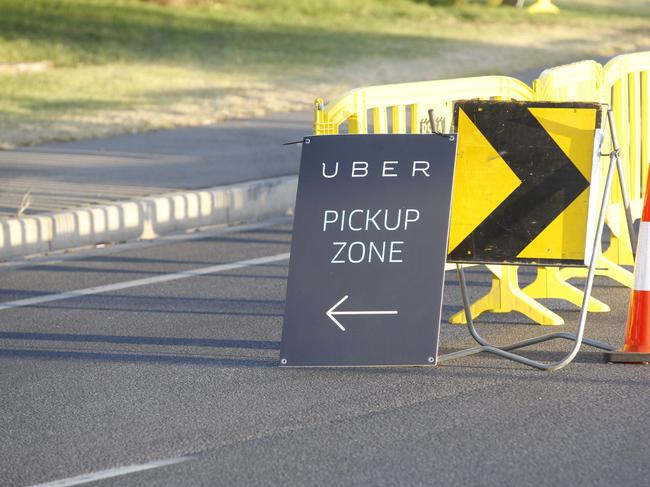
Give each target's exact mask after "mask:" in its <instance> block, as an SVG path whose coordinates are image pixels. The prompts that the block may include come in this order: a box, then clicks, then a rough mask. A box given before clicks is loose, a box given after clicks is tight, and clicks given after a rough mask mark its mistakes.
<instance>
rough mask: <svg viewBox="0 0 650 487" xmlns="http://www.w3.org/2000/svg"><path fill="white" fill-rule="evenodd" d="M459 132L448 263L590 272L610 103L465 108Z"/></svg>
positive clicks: (459, 107) (469, 104) (474, 104)
mask: <svg viewBox="0 0 650 487" xmlns="http://www.w3.org/2000/svg"><path fill="white" fill-rule="evenodd" d="M455 125H456V127H457V131H458V148H457V153H456V175H455V179H454V192H453V198H452V210H451V223H450V234H449V252H448V259H447V260H448V261H449V262H474V263H528V264H542V263H545V264H563V265H567V264H569V265H571V264H572V265H582V264H584V262H585V260H586V259H587V258H588V257H589V256H588V253H589V250H587V245H586V242H587V241H588V240H589V239H588V234H589V233H591V232H590V230H589V229H590V228H591V227H592V226H593V225H592V224H591V220H592V218H594V217H595V208H596V206H597V204H596V201H595V199H596V198H595V197H596V194H597V193H598V191H594V192H592V194H591V195H590V191H589V188H590V186H591V184H592V183H594V184H595V181H594V180H593V179H594V178H595V177H597V174H598V167H597V166H598V159H599V157H598V152H599V150H600V146H599V143H595V141H597V140H598V141H599V140H600V137H599V136H598V135H597V131H599V128H600V125H601V107H600V105H598V104H595V103H550V102H504V101H478V100H472V101H463V102H458V103H457V104H456V112H455ZM590 197H591V199H592V200H593V201H591V204H590Z"/></svg>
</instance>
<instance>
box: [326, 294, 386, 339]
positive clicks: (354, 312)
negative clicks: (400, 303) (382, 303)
mask: <svg viewBox="0 0 650 487" xmlns="http://www.w3.org/2000/svg"><path fill="white" fill-rule="evenodd" d="M348 297H349V296H347V295H345V296H343V297H342V298H341V300H340V301H339V302H338V303H336V304H335V305H334V306H332V307H331V308H330V309H329V310H327V311H326V312H325V314H326V315H327V317H328V318H329V319H330V320H332V321H333V322H334V324H335V325H336V326H338V327H339V328H340V329H341V330H342V331H345V328H344V327H343V325H342V324H341V323H339V321H338V320H337V319H336V318H335V317H334V315H396V314H397V311H334V310H335V309H336V308H338V307H339V306H340V305H341V303H343V301H345V300H346V299H348Z"/></svg>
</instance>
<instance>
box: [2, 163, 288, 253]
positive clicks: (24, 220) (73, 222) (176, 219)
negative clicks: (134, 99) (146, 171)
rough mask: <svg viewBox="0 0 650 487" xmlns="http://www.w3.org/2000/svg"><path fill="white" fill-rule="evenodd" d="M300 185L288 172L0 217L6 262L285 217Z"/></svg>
mask: <svg viewBox="0 0 650 487" xmlns="http://www.w3.org/2000/svg"><path fill="white" fill-rule="evenodd" d="M297 184H298V176H284V177H278V178H270V179H262V180H257V181H247V182H244V183H237V184H232V185H228V186H216V187H213V188H206V189H200V190H190V191H177V192H173V193H167V194H163V195H159V196H150V197H144V198H140V199H137V200H130V201H123V202H116V203H113V204H109V205H101V206H100V205H98V206H89V207H86V208H76V209H71V210H67V211H63V212H57V213H48V214H43V215H34V216H26V217H20V218H12V219H8V220H0V260H7V259H11V258H15V257H21V256H25V255H30V254H38V253H44V252H52V251H56V250H67V249H73V248H77V247H85V246H91V245H97V244H102V243H114V242H123V241H126V240H133V239H152V238H155V237H157V236H161V235H168V234H172V233H178V232H181V231H185V230H190V229H193V228H198V227H203V226H209V225H221V224H233V223H241V222H246V221H255V220H260V219H264V218H270V217H274V216H280V215H284V214H286V213H287V212H288V211H289V210H291V209H293V206H294V204H295V200H296V189H297Z"/></svg>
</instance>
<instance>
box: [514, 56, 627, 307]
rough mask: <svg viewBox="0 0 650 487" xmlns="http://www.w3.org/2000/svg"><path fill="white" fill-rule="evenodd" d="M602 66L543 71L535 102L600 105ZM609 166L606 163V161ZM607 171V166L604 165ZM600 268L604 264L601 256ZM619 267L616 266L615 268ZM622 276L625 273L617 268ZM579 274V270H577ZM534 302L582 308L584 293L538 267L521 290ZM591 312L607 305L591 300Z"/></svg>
mask: <svg viewBox="0 0 650 487" xmlns="http://www.w3.org/2000/svg"><path fill="white" fill-rule="evenodd" d="M602 72H603V68H602V66H601V65H600V64H599V63H597V62H596V61H580V62H577V63H572V64H566V65H563V66H557V67H554V68H550V69H547V70H545V71H543V72H542V73H541V74H540V76H539V78H538V79H536V80H535V81H534V82H533V90H534V91H535V99H536V100H539V101H584V102H593V101H596V102H599V101H601V95H602V87H601V83H602ZM606 162H608V161H606ZM604 167H605V168H606V167H607V166H606V164H605V165H604ZM600 260H601V262H599V267H601V268H602V267H603V266H605V265H606V264H605V263H604V259H603V258H602V256H601V259H600ZM617 267H618V266H617ZM615 270H620V271H621V272H623V273H627V272H628V271H627V270H626V269H623V268H618V269H615ZM579 272H582V268H580V269H579ZM523 292H524V293H526V294H527V295H528V296H530V297H531V298H535V299H563V300H565V301H569V302H570V303H573V304H575V305H576V306H578V307H580V306H582V299H583V296H584V294H583V292H582V291H581V290H580V289H578V288H576V287H574V286H573V285H571V284H569V283H568V282H567V280H566V279H565V278H563V276H562V274H561V270H560V268H558V267H539V268H538V269H537V277H536V278H535V280H534V281H533V282H532V283H531V284H529V285H528V286H526V287H525V288H524V289H523ZM588 310H589V311H590V312H606V311H609V310H610V308H609V306H608V305H607V304H605V303H603V302H602V301H599V300H597V299H596V298H594V297H592V298H591V299H590V301H589V308H588Z"/></svg>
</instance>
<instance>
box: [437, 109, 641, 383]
mask: <svg viewBox="0 0 650 487" xmlns="http://www.w3.org/2000/svg"><path fill="white" fill-rule="evenodd" d="M607 121H608V123H609V130H610V135H611V141H612V151H611V152H610V153H609V154H602V155H609V167H608V170H607V177H606V179H605V188H604V191H603V198H602V203H601V206H600V212H599V214H598V223H597V226H596V235H595V237H594V242H593V246H592V251H591V259H590V262H589V270H588V273H587V282H586V284H585V288H584V297H583V300H582V307H581V309H580V320H579V324H578V331H577V333H576V334H572V333H562V332H561V333H549V334H546V335H542V336H539V337H534V338H529V339H528V340H523V341H520V342H516V343H513V344H510V345H507V346H505V347H497V346H495V345H492V344H491V343H489V342H488V341H487V340H485V339H484V338H483V337H481V335H480V334H479V333H478V331H477V330H476V327H475V326H474V321H473V320H472V312H471V309H470V302H469V297H468V293H467V282H466V281H465V272H464V270H463V267H462V266H461V264H457V266H456V269H457V272H458V278H459V282H460V291H461V296H462V298H463V308H464V310H465V317H466V319H467V327H468V329H469V332H470V334H471V336H472V338H474V340H476V342H477V343H478V344H479V346H477V347H472V348H468V349H465V350H459V351H458V352H452V353H448V354H444V355H440V356H439V357H438V361H437V363H443V362H448V361H450V360H453V359H457V358H461V357H466V356H468V355H474V354H477V353H481V352H488V353H492V354H494V355H498V356H499V357H503V358H506V359H509V360H512V361H515V362H519V363H521V364H524V365H528V366H529V367H533V368H536V369H540V370H546V371H549V372H551V371H554V370H559V369H561V368H562V367H565V366H566V365H568V364H570V363H571V362H572V361H573V359H574V358H575V356H576V355H577V354H578V351H579V350H580V347H581V345H582V344H583V343H586V344H587V345H590V346H592V347H596V348H600V349H602V350H607V351H613V350H616V348H617V347H615V346H612V345H610V344H607V343H603V342H600V341H598V340H592V339H590V338H585V337H584V332H585V324H586V321H587V308H588V304H589V298H590V296H591V289H592V287H593V283H594V273H595V270H596V261H597V258H598V255H599V254H600V245H601V238H602V235H603V227H604V225H605V214H606V212H607V204H608V202H609V196H610V191H611V187H612V179H613V176H614V167H615V166H616V169H617V171H618V179H619V181H620V185H621V193H622V195H623V203H624V205H625V211H626V218H627V223H628V230H629V233H630V241H631V242H632V245H633V247H632V248H634V246H635V244H636V238H635V236H634V227H633V226H632V221H633V220H632V214H631V211H630V201H629V196H628V192H627V185H626V184H625V178H624V174H623V163H622V161H621V158H620V150H619V146H618V139H617V137H616V127H615V125H614V116H613V112H612V109H611V108H609V109H608V110H607ZM556 339H563V340H570V341H573V342H574V344H573V347H572V349H571V351H570V352H569V353H567V354H566V355H565V356H564V357H563V358H562V359H561V360H558V361H556V362H550V363H547V362H540V361H537V360H532V359H529V358H527V357H524V356H523V355H519V354H517V353H513V352H512V350H517V349H519V348H523V347H528V346H530V345H534V344H536V343H542V342H547V341H549V340H556Z"/></svg>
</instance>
